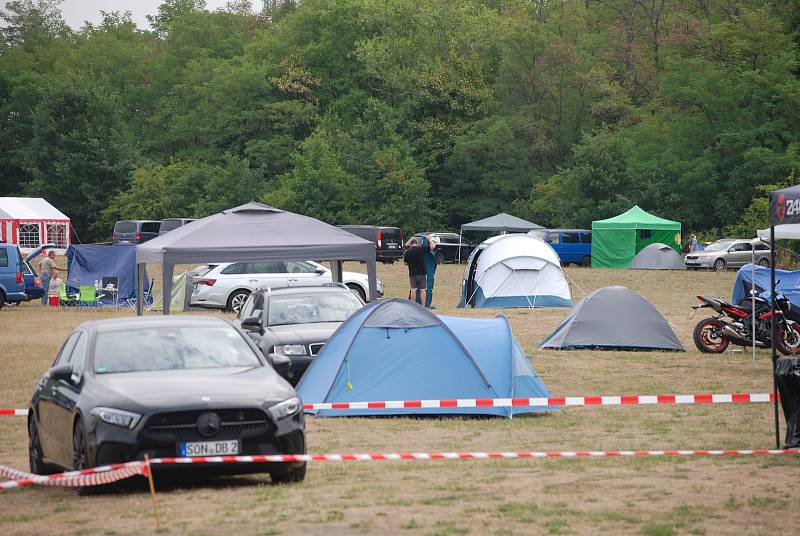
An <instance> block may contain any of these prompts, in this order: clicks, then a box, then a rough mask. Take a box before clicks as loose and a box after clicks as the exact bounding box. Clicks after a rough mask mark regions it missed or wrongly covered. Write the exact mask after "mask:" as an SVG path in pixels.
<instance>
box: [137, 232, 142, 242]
mask: <svg viewBox="0 0 800 536" xmlns="http://www.w3.org/2000/svg"><path fill="white" fill-rule="evenodd" d="M141 240H142V233H136V241H137V242H140V241H141Z"/></svg>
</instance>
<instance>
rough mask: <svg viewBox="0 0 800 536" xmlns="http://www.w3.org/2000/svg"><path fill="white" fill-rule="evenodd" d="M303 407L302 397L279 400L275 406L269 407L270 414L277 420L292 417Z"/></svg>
mask: <svg viewBox="0 0 800 536" xmlns="http://www.w3.org/2000/svg"><path fill="white" fill-rule="evenodd" d="M302 407H303V403H302V402H300V399H299V398H297V397H296V396H295V397H292V398H290V399H288V400H284V401H283V402H278V403H277V404H275V405H274V406H272V407H270V408H269V410H268V411H269V414H270V415H272V418H273V419H275V420H276V421H279V420H281V419H285V418H286V417H290V416H292V415H294V414H295V413H297V412H298V411H300V410H301V409H302Z"/></svg>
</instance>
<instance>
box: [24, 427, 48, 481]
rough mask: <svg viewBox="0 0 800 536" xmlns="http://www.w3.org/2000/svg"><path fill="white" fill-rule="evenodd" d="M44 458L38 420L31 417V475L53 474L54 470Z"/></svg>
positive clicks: (29, 434)
mask: <svg viewBox="0 0 800 536" xmlns="http://www.w3.org/2000/svg"><path fill="white" fill-rule="evenodd" d="M43 458H44V455H43V453H42V443H41V441H40V439H39V430H38V428H37V427H36V420H35V419H34V418H33V417H31V418H30V422H28V465H29V466H30V468H31V473H33V474H35V475H50V474H53V469H52V468H51V467H49V466H48V465H46V464H45V463H44V461H43Z"/></svg>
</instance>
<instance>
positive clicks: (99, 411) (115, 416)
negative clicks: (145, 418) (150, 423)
mask: <svg viewBox="0 0 800 536" xmlns="http://www.w3.org/2000/svg"><path fill="white" fill-rule="evenodd" d="M92 415H94V416H95V417H97V418H98V419H100V420H101V421H103V422H107V423H108V424H114V425H116V426H121V427H123V428H135V427H136V425H137V424H138V422H139V419H141V418H142V416H141V415H139V414H138V413H132V412H130V411H124V410H121V409H114V408H102V407H98V408H94V409H93V410H92Z"/></svg>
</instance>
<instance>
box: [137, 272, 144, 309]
mask: <svg viewBox="0 0 800 536" xmlns="http://www.w3.org/2000/svg"><path fill="white" fill-rule="evenodd" d="M144 267H145V264H144V263H137V264H136V316H142V315H143V314H144Z"/></svg>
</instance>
